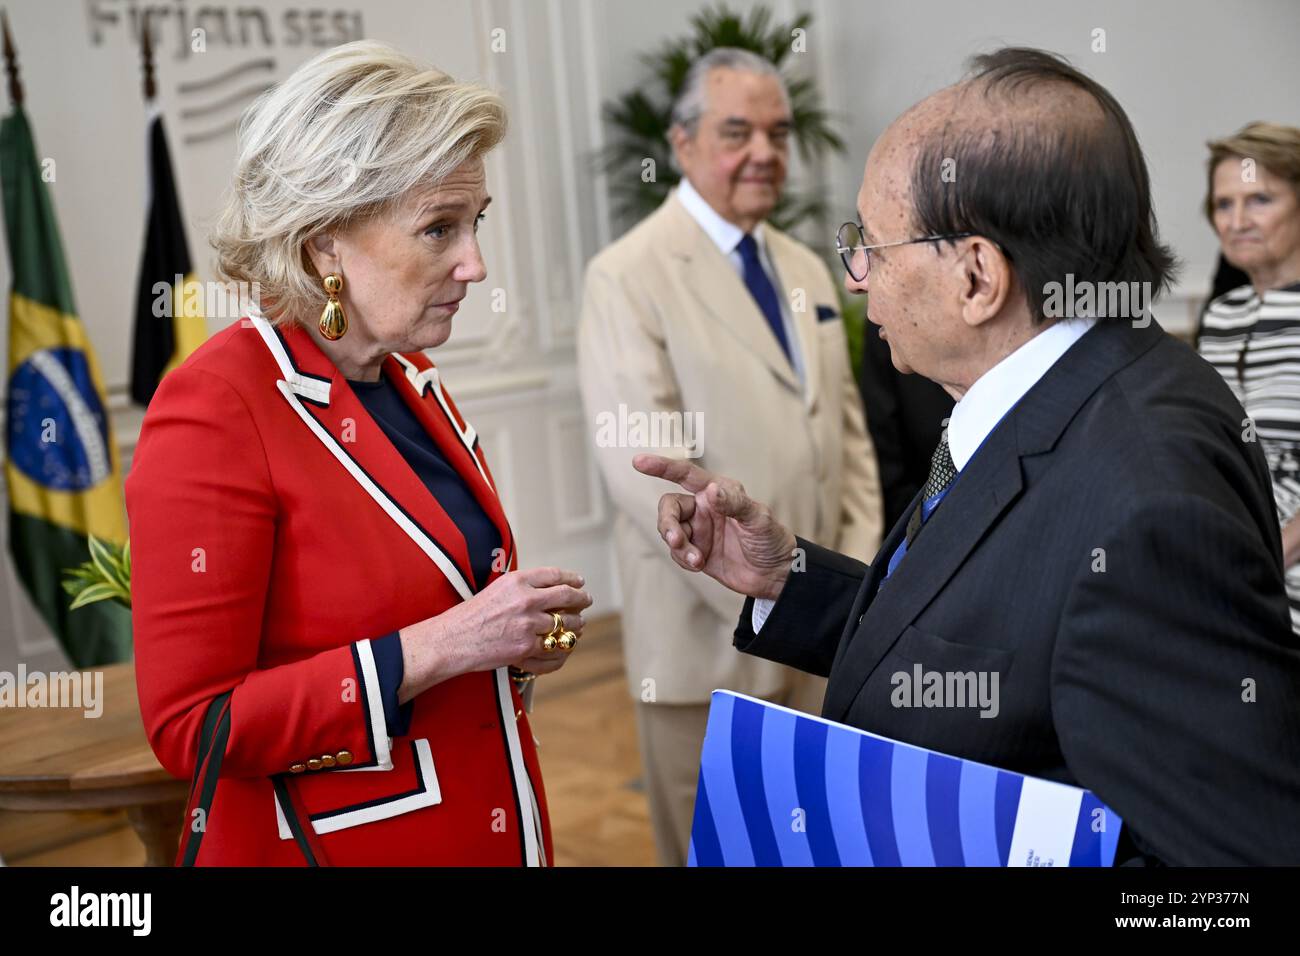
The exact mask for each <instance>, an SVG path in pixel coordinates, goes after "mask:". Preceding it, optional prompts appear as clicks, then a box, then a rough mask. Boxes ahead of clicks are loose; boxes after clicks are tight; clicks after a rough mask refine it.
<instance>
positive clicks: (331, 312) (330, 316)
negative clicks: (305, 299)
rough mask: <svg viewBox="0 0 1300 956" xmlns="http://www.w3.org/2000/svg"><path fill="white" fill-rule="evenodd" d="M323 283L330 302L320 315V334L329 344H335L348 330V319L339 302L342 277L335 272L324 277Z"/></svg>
mask: <svg viewBox="0 0 1300 956" xmlns="http://www.w3.org/2000/svg"><path fill="white" fill-rule="evenodd" d="M324 283H325V292H326V294H327V295H329V297H330V300H329V301H328V302H326V303H325V311H324V312H322V313H321V314H320V334H321V335H323V336H324V337H325V338H327V339H329V340H330V341H331V342H337V341H338V340H339V339H341V338H343V335H344V333H345V332H347V330H348V317H347V315H346V314H345V313H344V311H343V303H342V302H340V301H339V293H340V292H342V291H343V277H342V276H341V275H339V274H338V273H337V272H331V273H330V274H329V275H327V276H326V277H325V279H324Z"/></svg>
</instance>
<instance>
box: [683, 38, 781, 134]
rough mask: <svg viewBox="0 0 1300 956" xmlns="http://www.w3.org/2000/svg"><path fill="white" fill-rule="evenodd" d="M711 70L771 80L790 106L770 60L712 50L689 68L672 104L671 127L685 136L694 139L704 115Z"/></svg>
mask: <svg viewBox="0 0 1300 956" xmlns="http://www.w3.org/2000/svg"><path fill="white" fill-rule="evenodd" d="M713 70H739V71H741V72H743V73H757V74H758V75H759V76H774V77H776V81H777V82H778V83H779V84H780V85H781V95H782V96H784V97H785V101H786V104H787V105H788V104H789V102H790V91H789V90H787V89H786V87H785V79H784V77H782V76H781V71H780V70H778V69H777V68H776V65H775V64H774V63H773V62H772V61H771V60H769V59H766V58H765V57H761V56H759V55H758V54H757V53H752V52H750V51H749V50H742V49H740V48H739V47H734V46H720V47H715V48H714V49H712V50H710V51H709V52H708V53H706V54H704V56H702V57H700V58H699V59H698V60H696V61H695V62H694V63H692V64H691V68H690V69H689V70H688V71H687V72H686V79H685V81H684V82H683V83H682V91H681V93H680V94H678V96H677V99H676V101H675V102H674V103H673V112H672V124H673V125H674V126H680V127H681V128H682V129H683V130H684V131H685V132H686V135H687V136H694V135H695V130H696V127H698V126H699V124H700V117H701V116H702V115H704V106H705V104H704V81H705V80H706V79H707V78H708V76H709V73H711V72H712V71H713Z"/></svg>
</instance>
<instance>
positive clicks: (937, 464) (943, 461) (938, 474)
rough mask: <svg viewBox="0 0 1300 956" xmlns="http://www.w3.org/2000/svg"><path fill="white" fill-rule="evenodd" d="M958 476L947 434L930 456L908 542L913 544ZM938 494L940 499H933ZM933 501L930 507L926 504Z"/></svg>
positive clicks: (908, 522)
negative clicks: (928, 470)
mask: <svg viewBox="0 0 1300 956" xmlns="http://www.w3.org/2000/svg"><path fill="white" fill-rule="evenodd" d="M956 477H957V466H956V465H954V464H953V461H952V452H951V451H949V450H948V436H947V435H946V434H945V435H944V436H943V437H942V438H940V439H939V444H938V446H936V447H935V449H934V454H933V455H931V456H930V474H929V476H928V477H927V478H926V479H925V487H924V488H922V489H921V500H920V501H919V502H917V505H916V508H915V510H913V512H912V516H911V517H910V518H909V519H908V520H907V543H908V544H911V543H912V539H913V538H915V537H916V533H917V532H918V531H920V530H921V525H922V524H923V523H924V522H925V519H926V518H928V517H930V512H931V511H933V510H934V509H935V508H937V507H939V501H941V500H943V499H942V494H943V493H945V492H947V490H948V486H949V485H951V484H952V480H953V479H954V478H956ZM936 495H939V496H940V497H939V501H933V499H934V498H935V496H936ZM931 501H933V503H932V504H930V507H929V508H927V507H926V504H927V503H930V502H931Z"/></svg>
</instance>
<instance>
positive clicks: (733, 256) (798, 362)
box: [677, 176, 808, 388]
mask: <svg viewBox="0 0 1300 956" xmlns="http://www.w3.org/2000/svg"><path fill="white" fill-rule="evenodd" d="M677 199H678V201H679V202H680V203H681V204H682V205H683V206H685V207H686V211H687V212H688V213H690V214H691V218H692V219H694V220H695V221H696V222H697V223H699V224H700V228H701V229H703V230H704V232H705V234H706V235H707V236H708V237H709V238H710V239H711V240H713V244H714V245H715V246H717V247H718V249H719V251H720V252H721V253H722V254H723V255H724V256H726V257H727V258H728V260H730V262H731V265H732V267H733V268H734V269H735V270H736V274H737V275H738V276H740V279H741V281H742V282H743V281H744V279H745V263H744V260H742V259H741V258H740V250H739V249H737V248H736V247H737V246H739V245H740V240H741V239H743V238H744V237H745V232H744V230H742V229H741V228H740V227H739V226H737V225H736V224H735V223H734V222H728V221H727V220H726V219H723V218H722V216H720V215H718V212H717V210H715V209H714V208H713V207H712V206H710V205H709V203H708V200H706V199H705V198H704V197H703V196H701V195H700V194H699V192H698V191H697V190H696V189H695V187H694V186H692V185H691V181H690V180H689V179H687V178H686V177H685V176H683V177H682V180H681V182H680V183H679V184H678V186H677ZM753 236H754V243H755V244H756V245H757V246H758V260H759V262H760V263H762V266H763V269H764V270H765V271H766V272H767V277H768V279H769V280H771V282H772V286H773V288H775V289H776V298H777V301H778V302H779V303H780V304H781V324H782V325H783V326H784V327H785V340H786V342H788V343H789V345H790V364H791V365H792V366H793V367H794V372H795V375H796V376H797V377H798V379H799V381H800V383H802V384H803V385H804V387H805V388H806V387H807V384H808V382H807V378H806V377H805V375H804V364H803V354H802V352H801V350H800V348H799V332H798V330H797V329H796V328H795V324H794V317H793V316H792V315H791V314H790V303H789V302H787V301H786V296H785V292H784V290H783V289H782V287H781V280H780V278H779V277H778V276H777V273H776V268H775V266H773V264H772V259H771V257H770V256H769V255H768V254H767V242H766V240H765V238H764V236H763V224H762V223H761V222H760V223H759V224H758V225H756V226H755V227H754V231H753Z"/></svg>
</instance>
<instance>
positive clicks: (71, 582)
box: [63, 535, 131, 611]
mask: <svg viewBox="0 0 1300 956" xmlns="http://www.w3.org/2000/svg"><path fill="white" fill-rule="evenodd" d="M89 544H90V560H89V561H86V562H85V563H84V564H81V565H79V566H78V567H75V568H68V569H66V570H65V571H64V572H63V573H64V576H65V577H64V580H63V590H65V591H67V592H68V593H69V594H70V595H72V599H73V600H72V603H71V604H70V605H69V606H68V608H69V610H74V611H75V610H76V609H77V608H79V607H85V606H86V605H87V604H94V603H95V602H96V601H116V602H117V603H118V604H121V605H122V606H123V607H125V608H127V609H128V610H130V608H131V541H130V539H128V540H127V541H126V543H125V544H123V545H121V546H118V545H115V544H113V543H111V542H107V541H100V540H99V539H98V538H96V537H95V536H94V535H91V536H90V538H89Z"/></svg>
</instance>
